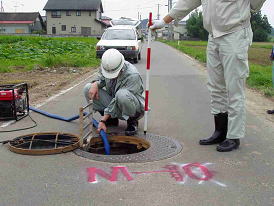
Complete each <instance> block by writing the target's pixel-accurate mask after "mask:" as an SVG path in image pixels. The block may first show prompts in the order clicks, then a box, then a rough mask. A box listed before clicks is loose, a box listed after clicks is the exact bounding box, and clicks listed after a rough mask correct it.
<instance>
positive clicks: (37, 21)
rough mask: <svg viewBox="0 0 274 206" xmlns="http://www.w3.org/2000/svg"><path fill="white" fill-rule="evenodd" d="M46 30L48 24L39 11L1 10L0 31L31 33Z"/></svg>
mask: <svg viewBox="0 0 274 206" xmlns="http://www.w3.org/2000/svg"><path fill="white" fill-rule="evenodd" d="M45 30H46V25H45V24H44V22H43V19H42V17H41V15H40V14H39V12H32V13H29V12H28V13H27V12H16V13H10V12H1V13H0V33H1V34H15V33H17V34H18V33H20V34H30V33H34V32H42V31H45Z"/></svg>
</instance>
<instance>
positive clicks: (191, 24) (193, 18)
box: [186, 10, 208, 40]
mask: <svg viewBox="0 0 274 206" xmlns="http://www.w3.org/2000/svg"><path fill="white" fill-rule="evenodd" d="M186 29H187V33H188V35H189V36H190V37H193V38H199V39H201V40H207V39H208V32H207V31H206V30H205V29H204V27H203V14H202V12H199V11H198V10H195V11H194V12H193V13H192V14H191V15H190V17H189V19H188V20H187V22H186Z"/></svg>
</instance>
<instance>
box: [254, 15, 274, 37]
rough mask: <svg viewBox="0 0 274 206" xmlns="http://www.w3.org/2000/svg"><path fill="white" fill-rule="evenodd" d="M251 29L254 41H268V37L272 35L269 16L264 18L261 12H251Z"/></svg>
mask: <svg viewBox="0 0 274 206" xmlns="http://www.w3.org/2000/svg"><path fill="white" fill-rule="evenodd" d="M251 27H252V31H253V40H254V41H260V42H262V41H267V40H268V35H269V34H271V31H272V27H271V25H270V24H269V22H268V19H267V16H266V15H264V16H262V13H261V11H259V12H256V13H255V12H251Z"/></svg>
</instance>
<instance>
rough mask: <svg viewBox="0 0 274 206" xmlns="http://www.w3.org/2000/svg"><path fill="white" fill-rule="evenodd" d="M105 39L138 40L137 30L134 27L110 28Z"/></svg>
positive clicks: (105, 34) (104, 36)
mask: <svg viewBox="0 0 274 206" xmlns="http://www.w3.org/2000/svg"><path fill="white" fill-rule="evenodd" d="M102 39H103V40H136V35H135V32H134V31H133V30H132V29H110V30H107V31H106V32H105V33H104V35H103V37H102Z"/></svg>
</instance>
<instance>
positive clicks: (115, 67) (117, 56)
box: [101, 49, 125, 79]
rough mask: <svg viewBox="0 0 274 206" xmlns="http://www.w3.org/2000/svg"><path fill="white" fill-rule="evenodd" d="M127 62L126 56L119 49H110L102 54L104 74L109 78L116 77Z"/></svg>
mask: <svg viewBox="0 0 274 206" xmlns="http://www.w3.org/2000/svg"><path fill="white" fill-rule="evenodd" d="M124 64H125V58H124V56H123V55H122V54H121V53H120V52H119V51H118V50H117V49H108V50H107V51H106V52H105V53H104V54H103V56H102V62H101V69H102V74H103V76H104V77H105V78H107V79H114V78H116V77H117V76H118V75H119V72H120V71H121V69H122V68H123V66H124Z"/></svg>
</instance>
